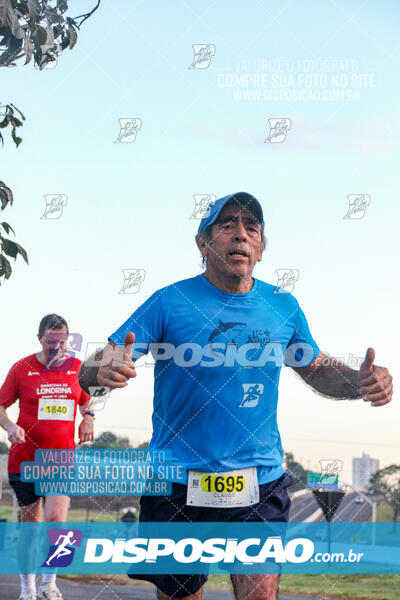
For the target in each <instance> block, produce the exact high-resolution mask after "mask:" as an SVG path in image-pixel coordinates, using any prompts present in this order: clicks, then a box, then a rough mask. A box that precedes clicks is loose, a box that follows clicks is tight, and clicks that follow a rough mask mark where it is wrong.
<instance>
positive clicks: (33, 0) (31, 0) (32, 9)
mask: <svg viewBox="0 0 400 600" xmlns="http://www.w3.org/2000/svg"><path fill="white" fill-rule="evenodd" d="M28 10H29V14H30V16H31V17H32V18H33V19H37V18H38V17H39V16H40V11H41V8H40V4H39V2H38V0H28Z"/></svg>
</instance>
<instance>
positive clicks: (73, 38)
mask: <svg viewBox="0 0 400 600" xmlns="http://www.w3.org/2000/svg"><path fill="white" fill-rule="evenodd" d="M68 34H69V38H70V40H71V41H70V44H69V49H70V50H72V48H73V47H74V46H75V44H76V42H77V41H78V34H77V33H76V31H75V29H74V28H73V27H72V25H71V27H68Z"/></svg>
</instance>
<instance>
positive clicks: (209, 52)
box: [189, 44, 215, 69]
mask: <svg viewBox="0 0 400 600" xmlns="http://www.w3.org/2000/svg"><path fill="white" fill-rule="evenodd" d="M192 48H193V52H194V57H193V61H192V64H191V65H190V67H189V69H208V67H209V66H210V62H211V59H212V57H213V56H214V55H215V45H214V44H193V45H192Z"/></svg>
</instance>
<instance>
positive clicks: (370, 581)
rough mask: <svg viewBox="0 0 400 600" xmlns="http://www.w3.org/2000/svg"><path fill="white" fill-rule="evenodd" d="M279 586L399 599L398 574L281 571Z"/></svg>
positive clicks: (355, 599)
mask: <svg viewBox="0 0 400 600" xmlns="http://www.w3.org/2000/svg"><path fill="white" fill-rule="evenodd" d="M281 590H282V592H288V593H289V592H292V593H297V594H299V593H304V594H308V595H310V596H313V595H316V596H325V597H332V598H340V600H362V599H368V600H399V598H400V575H282V577H281Z"/></svg>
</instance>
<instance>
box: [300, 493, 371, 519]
mask: <svg viewBox="0 0 400 600" xmlns="http://www.w3.org/2000/svg"><path fill="white" fill-rule="evenodd" d="M357 497H359V496H358V494H357V493H356V492H349V493H347V494H346V495H345V496H344V497H343V500H342V501H341V503H340V504H339V506H338V509H337V511H336V513H335V515H334V517H333V519H332V520H333V521H354V522H359V521H368V520H369V518H370V517H371V511H372V509H371V506H370V504H368V503H367V502H363V503H362V504H357V502H355V500H356V498H357ZM318 508H319V504H318V502H317V501H316V499H315V498H314V496H313V493H312V492H311V490H310V492H309V493H307V494H305V495H304V496H299V497H297V498H294V499H293V500H292V505H291V507H290V516H289V518H290V521H299V522H300V521H305V520H306V519H308V518H309V517H310V516H311V515H312V514H313V513H314V512H315V511H316V510H318ZM315 520H316V521H325V517H324V515H323V513H322V512H321V514H320V516H317V518H316V519H315Z"/></svg>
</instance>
